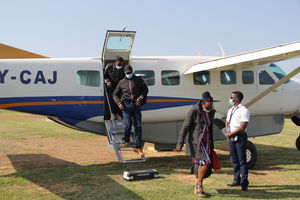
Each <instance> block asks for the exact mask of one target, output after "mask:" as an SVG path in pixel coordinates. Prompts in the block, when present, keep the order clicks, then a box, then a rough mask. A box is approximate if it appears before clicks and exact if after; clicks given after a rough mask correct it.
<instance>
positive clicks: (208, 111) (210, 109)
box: [203, 108, 211, 112]
mask: <svg viewBox="0 0 300 200" xmlns="http://www.w3.org/2000/svg"><path fill="white" fill-rule="evenodd" d="M203 110H204V111H205V112H210V111H211V109H209V110H207V109H205V108H203Z"/></svg>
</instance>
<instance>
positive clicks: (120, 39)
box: [107, 36, 133, 50]
mask: <svg viewBox="0 0 300 200" xmlns="http://www.w3.org/2000/svg"><path fill="white" fill-rule="evenodd" d="M132 42H133V39H132V38H131V37H125V36H111V37H109V38H108V41H107V49H112V50H129V49H130V47H131V45H132Z"/></svg>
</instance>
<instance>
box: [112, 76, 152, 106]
mask: <svg viewBox="0 0 300 200" xmlns="http://www.w3.org/2000/svg"><path fill="white" fill-rule="evenodd" d="M147 94H148V86H147V85H146V83H145V82H144V80H143V79H142V78H141V77H138V76H135V75H133V76H132V78H131V79H127V78H126V77H125V78H123V79H122V80H121V81H120V82H119V84H118V85H117V87H116V89H115V91H114V93H113V98H114V101H115V102H116V103H118V102H120V101H135V100H136V99H137V98H139V97H140V96H141V95H143V97H144V101H145V99H146V98H147Z"/></svg>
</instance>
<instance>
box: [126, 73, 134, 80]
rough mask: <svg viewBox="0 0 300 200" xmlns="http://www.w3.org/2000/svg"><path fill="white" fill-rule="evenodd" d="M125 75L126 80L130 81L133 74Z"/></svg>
mask: <svg viewBox="0 0 300 200" xmlns="http://www.w3.org/2000/svg"><path fill="white" fill-rule="evenodd" d="M125 75H126V78H128V79H131V78H132V76H133V73H131V74H125Z"/></svg>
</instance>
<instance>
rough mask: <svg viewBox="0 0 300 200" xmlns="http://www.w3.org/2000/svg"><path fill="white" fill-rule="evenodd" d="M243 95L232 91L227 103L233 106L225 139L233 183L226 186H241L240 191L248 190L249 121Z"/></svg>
mask: <svg viewBox="0 0 300 200" xmlns="http://www.w3.org/2000/svg"><path fill="white" fill-rule="evenodd" d="M243 97H244V96H243V93H242V92H240V91H234V92H232V94H231V97H230V99H229V103H230V104H231V105H233V106H232V107H231V108H230V109H229V110H228V112H227V119H226V137H227V138H228V139H229V146H230V157H231V161H232V167H233V175H234V178H233V183H232V184H228V186H231V187H234V186H239V185H240V186H241V188H242V191H247V190H248V185H249V181H248V168H247V160H246V147H247V138H248V136H247V133H246V130H247V125H248V123H249V120H250V111H249V110H248V109H247V108H246V107H245V106H244V105H242V104H241V102H242V100H243Z"/></svg>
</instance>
